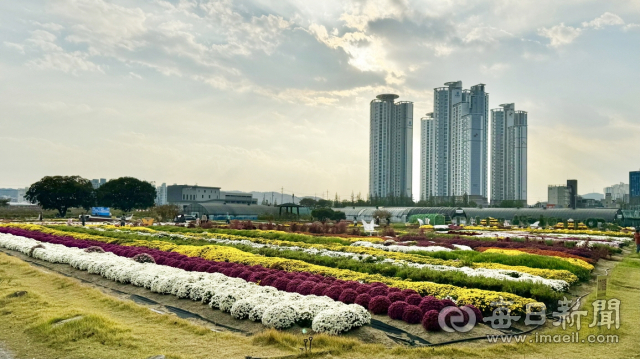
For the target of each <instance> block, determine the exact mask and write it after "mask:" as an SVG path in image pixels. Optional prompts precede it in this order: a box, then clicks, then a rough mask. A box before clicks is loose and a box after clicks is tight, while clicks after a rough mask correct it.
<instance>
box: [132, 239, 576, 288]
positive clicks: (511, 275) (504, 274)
mask: <svg viewBox="0 0 640 359" xmlns="http://www.w3.org/2000/svg"><path fill="white" fill-rule="evenodd" d="M136 233H137V234H141V235H149V234H147V233H144V232H136ZM151 236H154V235H151ZM170 236H171V237H176V238H181V239H191V237H187V236H182V235H177V236H176V235H174V234H172V235H170ZM204 240H205V241H208V242H212V243H219V244H231V245H245V246H249V247H253V248H270V249H276V250H280V251H285V250H289V251H299V252H303V253H307V254H312V255H319V256H327V257H342V258H349V259H354V260H359V261H362V260H376V259H377V258H376V257H375V256H371V255H368V254H356V253H349V252H341V251H332V250H328V249H318V248H302V247H297V246H279V245H275V244H264V243H256V242H252V241H250V240H246V239H242V240H233V239H221V238H205V239H204ZM354 244H355V245H356V246H361V247H373V248H377V249H383V250H387V249H388V248H390V247H399V248H406V247H416V248H421V249H429V248H444V247H418V246H406V247H405V246H397V245H391V246H384V245H381V244H374V243H371V242H363V241H359V242H354ZM458 247H460V248H459V249H460V250H471V248H470V247H468V246H463V245H460V246H458ZM391 249H392V250H393V249H394V248H391ZM444 249H446V250H451V249H449V248H444ZM380 259H382V263H387V264H391V265H395V266H399V267H401V266H410V267H414V268H426V269H431V270H437V271H443V272H446V271H455V272H461V273H464V274H466V275H468V276H472V277H485V278H494V279H497V280H508V281H515V282H524V281H530V282H534V283H539V284H542V285H546V286H548V287H551V288H552V289H553V290H556V291H566V290H568V289H569V283H567V282H566V281H564V280H560V279H547V278H543V277H540V276H536V275H532V274H529V273H524V272H520V271H515V270H508V269H490V268H470V267H453V266H445V265H433V264H422V263H415V262H410V261H404V260H395V259H390V258H380Z"/></svg>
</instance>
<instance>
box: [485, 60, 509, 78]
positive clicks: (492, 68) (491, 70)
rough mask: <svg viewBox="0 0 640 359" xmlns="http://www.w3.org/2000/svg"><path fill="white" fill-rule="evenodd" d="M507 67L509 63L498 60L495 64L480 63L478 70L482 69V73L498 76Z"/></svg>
mask: <svg viewBox="0 0 640 359" xmlns="http://www.w3.org/2000/svg"><path fill="white" fill-rule="evenodd" d="M509 67H510V65H509V64H506V63H501V62H498V63H495V64H491V65H489V66H487V65H481V66H480V71H482V73H484V74H487V75H492V76H500V75H502V74H503V73H504V72H505V71H506V70H508V69H509Z"/></svg>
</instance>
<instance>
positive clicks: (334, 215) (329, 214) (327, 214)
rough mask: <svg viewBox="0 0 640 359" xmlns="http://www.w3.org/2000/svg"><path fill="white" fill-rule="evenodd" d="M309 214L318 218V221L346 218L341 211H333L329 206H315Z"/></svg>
mask: <svg viewBox="0 0 640 359" xmlns="http://www.w3.org/2000/svg"><path fill="white" fill-rule="evenodd" d="M311 216H313V218H315V219H317V220H319V221H320V222H325V221H326V220H328V219H331V220H334V221H339V220H341V219H347V215H346V214H345V213H344V212H342V211H334V210H332V209H331V208H326V207H323V208H316V209H314V210H313V211H311Z"/></svg>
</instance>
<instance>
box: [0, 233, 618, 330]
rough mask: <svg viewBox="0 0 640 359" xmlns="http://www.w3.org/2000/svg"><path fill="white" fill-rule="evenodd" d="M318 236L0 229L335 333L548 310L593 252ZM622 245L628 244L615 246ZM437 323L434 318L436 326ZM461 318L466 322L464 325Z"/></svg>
mask: <svg viewBox="0 0 640 359" xmlns="http://www.w3.org/2000/svg"><path fill="white" fill-rule="evenodd" d="M365 239H367V238H366V237H364V238H363V237H360V238H342V237H326V236H325V237H323V236H313V235H305V234H297V233H284V232H278V231H266V230H265V231H262V230H253V231H251V230H228V231H225V230H220V229H217V230H215V231H211V232H210V231H204V230H201V229H188V228H183V227H160V226H155V227H122V228H120V227H114V226H108V225H102V226H93V227H90V228H79V227H72V226H39V225H29V224H6V225H0V247H2V248H6V249H10V250H16V251H20V252H22V253H24V254H27V255H30V256H33V257H34V258H37V259H40V260H44V261H49V262H53V263H65V264H68V265H70V266H72V267H74V268H76V269H80V270H85V271H88V272H90V273H95V274H99V275H101V276H103V277H104V278H107V279H110V280H114V281H118V282H120V283H129V284H131V285H136V286H141V287H145V288H147V289H150V290H152V291H154V292H158V293H164V294H172V295H176V296H178V297H179V298H185V299H191V300H194V301H201V302H202V303H204V304H207V305H209V306H210V307H211V308H212V309H215V310H220V311H222V312H226V313H229V314H230V315H232V316H233V317H234V318H236V319H239V320H252V321H257V322H261V323H262V324H263V325H264V326H266V327H271V328H276V329H286V328H289V327H291V326H294V325H298V326H302V327H310V328H311V329H312V330H314V331H315V332H321V333H329V334H340V333H344V332H347V331H349V330H351V329H353V328H357V327H360V326H363V325H368V324H369V323H370V320H371V315H387V316H388V317H389V318H390V319H392V320H398V321H404V322H406V323H409V324H416V325H417V324H422V326H423V327H424V329H425V330H427V331H433V330H439V329H440V328H439V324H438V321H437V317H438V314H439V313H440V311H442V310H446V308H447V307H452V306H453V307H465V306H466V307H469V309H470V310H472V311H474V313H477V316H480V317H481V316H482V314H484V315H489V314H490V313H491V312H492V304H491V303H494V302H498V301H502V300H504V301H508V302H509V303H510V304H509V309H511V310H512V311H513V312H515V313H523V312H524V311H525V307H526V306H527V305H528V304H535V303H538V304H537V305H541V304H540V303H544V304H545V305H546V306H547V307H550V308H553V306H554V303H555V302H557V300H558V299H560V298H562V297H563V296H565V295H567V292H568V291H569V290H570V288H571V286H573V285H578V284H579V283H580V282H582V281H585V280H588V279H589V278H590V276H591V271H592V270H593V269H594V265H596V264H597V262H598V260H600V259H601V258H603V257H606V256H608V255H609V254H610V253H609V252H608V250H607V249H605V248H603V247H600V246H588V245H587V246H581V247H576V246H571V245H569V246H568V245H563V244H558V243H560V242H559V241H553V242H552V243H549V242H547V241H540V240H526V239H525V240H522V241H504V240H491V239H486V238H478V239H476V238H474V237H460V236H458V237H451V236H447V237H442V238H438V237H429V238H426V237H415V238H414V237H408V236H405V237H401V238H399V239H398V240H397V241H396V244H393V245H383V244H382V243H381V242H382V241H381V240H380V239H379V238H375V239H373V241H367V240H365ZM619 243H622V244H624V242H622V241H619ZM434 318H435V319H434ZM466 320H468V319H466Z"/></svg>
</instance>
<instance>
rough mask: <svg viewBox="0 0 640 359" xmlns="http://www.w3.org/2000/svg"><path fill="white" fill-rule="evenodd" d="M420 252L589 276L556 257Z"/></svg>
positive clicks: (583, 269)
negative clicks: (560, 270)
mask: <svg viewBox="0 0 640 359" xmlns="http://www.w3.org/2000/svg"><path fill="white" fill-rule="evenodd" d="M420 254H422V255H427V256H429V257H432V258H439V259H445V260H460V261H463V262H468V263H499V264H504V265H509V266H525V267H529V268H541V269H565V270H568V271H569V272H571V273H573V274H575V275H576V276H577V277H578V279H580V280H581V281H587V280H589V278H590V277H591V272H590V271H589V270H588V269H586V268H583V267H580V266H577V265H574V264H571V263H569V262H567V261H563V260H561V259H558V258H552V257H547V256H539V255H534V254H522V255H517V256H510V255H506V254H500V253H486V252H476V251H450V252H420Z"/></svg>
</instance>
